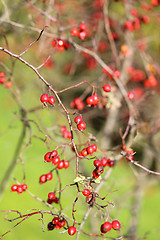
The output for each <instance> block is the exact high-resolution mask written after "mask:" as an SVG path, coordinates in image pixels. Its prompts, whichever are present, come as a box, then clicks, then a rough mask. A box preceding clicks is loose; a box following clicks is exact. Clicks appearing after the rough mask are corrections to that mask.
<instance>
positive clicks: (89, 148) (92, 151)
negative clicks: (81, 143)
mask: <svg viewBox="0 0 160 240" xmlns="http://www.w3.org/2000/svg"><path fill="white" fill-rule="evenodd" d="M87 153H88V154H90V155H91V154H92V153H94V149H93V146H92V145H91V146H89V147H87Z"/></svg>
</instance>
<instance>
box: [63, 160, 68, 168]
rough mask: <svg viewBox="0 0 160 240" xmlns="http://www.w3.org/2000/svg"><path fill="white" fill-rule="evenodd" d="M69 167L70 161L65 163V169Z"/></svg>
mask: <svg viewBox="0 0 160 240" xmlns="http://www.w3.org/2000/svg"><path fill="white" fill-rule="evenodd" d="M68 167H69V162H68V161H64V168H66V169H67V168H68Z"/></svg>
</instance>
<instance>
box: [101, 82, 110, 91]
mask: <svg viewBox="0 0 160 240" xmlns="http://www.w3.org/2000/svg"><path fill="white" fill-rule="evenodd" d="M103 90H104V91H105V92H110V91H111V86H110V85H109V84H105V85H104V86H103Z"/></svg>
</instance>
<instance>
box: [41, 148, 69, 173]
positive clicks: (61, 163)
mask: <svg viewBox="0 0 160 240" xmlns="http://www.w3.org/2000/svg"><path fill="white" fill-rule="evenodd" d="M57 155H58V152H57V150H53V151H52V152H47V153H46V154H45V155H44V160H45V162H52V164H53V165H56V166H57V169H62V168H65V169H67V168H68V167H69V162H68V161H65V160H60V157H58V156H57Z"/></svg>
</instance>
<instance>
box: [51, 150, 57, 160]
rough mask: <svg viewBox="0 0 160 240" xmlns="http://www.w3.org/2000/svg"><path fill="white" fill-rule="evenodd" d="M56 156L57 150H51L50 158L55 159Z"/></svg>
mask: <svg viewBox="0 0 160 240" xmlns="http://www.w3.org/2000/svg"><path fill="white" fill-rule="evenodd" d="M57 155H58V152H57V150H53V151H52V152H51V153H50V157H52V158H53V157H56V156H57Z"/></svg>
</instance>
